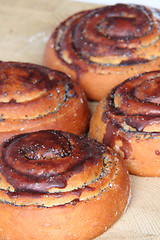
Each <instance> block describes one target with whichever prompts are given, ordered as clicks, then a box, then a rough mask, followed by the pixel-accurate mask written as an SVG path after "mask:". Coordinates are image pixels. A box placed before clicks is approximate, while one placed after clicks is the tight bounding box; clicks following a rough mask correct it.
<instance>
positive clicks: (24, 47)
mask: <svg viewBox="0 0 160 240" xmlns="http://www.w3.org/2000/svg"><path fill="white" fill-rule="evenodd" d="M132 2H133V1H132ZM95 6H98V5H93V4H91V3H80V2H74V1H69V0H68V1H67V0H66V1H65V0H33V1H32V0H14V1H13V0H0V60H4V61H23V62H31V63H37V64H42V55H43V52H44V48H45V44H46V42H47V39H48V38H49V36H50V34H51V32H52V31H53V29H54V28H55V27H56V25H57V24H58V23H59V22H60V21H62V20H64V19H65V18H66V17H68V16H70V15H71V14H73V13H75V12H78V11H81V10H84V9H89V8H94V7H95ZM89 105H90V107H91V110H92V112H93V111H94V109H95V106H96V104H95V103H89ZM131 188H132V198H131V201H130V204H129V207H128V209H127V211H126V212H125V213H124V214H123V215H122V216H121V218H120V219H119V220H118V221H117V222H116V223H115V224H114V225H113V226H112V227H111V228H110V229H109V230H108V231H107V232H105V233H104V234H102V235H101V236H100V237H98V238H97V240H102V239H110V240H116V239H117V240H122V239H123V240H124V239H128V240H140V239H143V240H144V239H145V240H158V239H160V178H142V177H136V176H131ZM22 231H23V230H22ZM17 240H18V239H17ZM22 240H23V239H22ZM28 240H29V239H28ZM49 240H50V239H49Z"/></svg>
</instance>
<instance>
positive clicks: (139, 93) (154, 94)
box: [89, 71, 160, 176]
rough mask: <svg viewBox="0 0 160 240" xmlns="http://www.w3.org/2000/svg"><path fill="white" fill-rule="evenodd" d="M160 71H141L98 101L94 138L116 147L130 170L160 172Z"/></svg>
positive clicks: (92, 128)
mask: <svg viewBox="0 0 160 240" xmlns="http://www.w3.org/2000/svg"><path fill="white" fill-rule="evenodd" d="M159 86H160V72H159V71H153V72H148V73H143V74H141V75H137V76H135V77H133V78H130V79H128V80H126V81H125V82H123V83H121V84H120V85H118V86H117V87H116V88H114V89H113V90H112V91H111V92H110V94H108V95H107V96H106V97H105V98H104V99H103V100H102V101H101V102H100V103H99V105H98V108H97V110H96V112H95V114H94V115H93V117H92V119H91V123H90V130H89V135H90V137H91V138H94V139H97V140H99V141H100V142H103V143H105V144H106V145H108V146H110V147H112V148H113V149H115V150H116V151H117V152H119V153H120V154H121V156H122V157H123V158H124V159H125V162H126V164H127V167H128V169H129V172H130V173H132V174H135V175H140V176H160V106H159V103H160V96H159V91H157V89H159Z"/></svg>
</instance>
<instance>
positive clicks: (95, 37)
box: [43, 4, 160, 101]
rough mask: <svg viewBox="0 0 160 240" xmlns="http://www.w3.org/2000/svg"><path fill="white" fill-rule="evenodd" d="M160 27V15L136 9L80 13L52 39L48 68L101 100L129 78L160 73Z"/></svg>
mask: <svg viewBox="0 0 160 240" xmlns="http://www.w3.org/2000/svg"><path fill="white" fill-rule="evenodd" d="M159 22H160V11H159V10H157V9H152V8H150V9H149V8H147V7H145V6H140V5H133V4H132V5H127V4H116V5H113V6H106V7H101V8H98V9H94V10H89V11H83V12H79V13H77V14H74V15H73V16H71V17H69V18H68V19H66V20H65V21H64V22H62V23H61V24H60V25H59V26H58V27H57V28H56V29H55V31H54V32H53V34H52V35H51V37H50V38H49V41H48V43H47V45H46V49H45V52H44V59H43V62H44V65H46V66H48V67H50V68H53V69H57V70H63V71H64V72H65V73H67V74H69V75H70V76H71V77H72V78H73V79H75V80H77V81H78V82H80V84H81V86H82V87H83V88H84V90H85V92H86V94H87V97H88V98H89V99H92V100H98V101H99V100H101V99H102V97H104V95H105V94H107V93H109V91H110V90H111V89H112V88H113V87H115V86H116V85H118V84H120V83H121V82H123V81H124V80H125V79H127V78H129V77H132V76H135V75H136V74H140V73H142V72H147V71H152V70H157V69H159V65H160V23H159Z"/></svg>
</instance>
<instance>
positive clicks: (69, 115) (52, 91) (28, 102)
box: [0, 62, 89, 143]
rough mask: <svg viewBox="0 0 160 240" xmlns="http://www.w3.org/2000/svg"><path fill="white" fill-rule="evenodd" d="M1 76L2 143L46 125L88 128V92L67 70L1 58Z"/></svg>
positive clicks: (76, 129) (73, 129) (77, 130)
mask: <svg viewBox="0 0 160 240" xmlns="http://www.w3.org/2000/svg"><path fill="white" fill-rule="evenodd" d="M0 77H1V88H0V143H2V142H3V141H4V140H5V139H7V138H9V137H11V136H13V135H16V134H20V133H25V132H32V131H38V130H43V129H44V130H45V129H59V130H64V131H68V132H72V133H75V134H78V135H83V134H84V133H86V132H87V130H88V124H89V109H88V103H87V99H86V96H85V94H84V91H83V90H82V88H81V87H80V86H79V84H78V83H76V82H73V81H72V80H71V79H70V78H69V77H68V76H66V74H64V73H62V72H58V71H53V70H51V69H48V68H45V67H42V66H38V65H33V64H29V63H19V62H0Z"/></svg>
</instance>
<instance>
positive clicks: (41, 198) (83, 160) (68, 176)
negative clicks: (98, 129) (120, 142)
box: [0, 130, 126, 207]
mask: <svg viewBox="0 0 160 240" xmlns="http://www.w3.org/2000/svg"><path fill="white" fill-rule="evenodd" d="M120 169H121V161H120V160H119V158H118V157H117V156H116V154H115V153H113V152H112V151H111V150H110V149H107V148H105V147H104V146H103V145H102V144H100V143H98V142H96V141H94V140H89V139H86V138H79V137H78V136H77V135H74V134H71V133H67V132H61V131H58V130H57V131H56V130H48V131H47V130H46V131H39V132H34V133H28V134H22V135H18V136H15V137H12V138H11V139H9V140H7V141H6V142H4V143H3V145H2V146H1V158H0V179H1V181H0V189H1V191H0V199H1V201H6V202H10V203H12V204H15V205H31V204H36V205H39V206H46V207H50V206H57V205H64V204H66V203H71V202H74V201H77V200H78V201H82V200H87V199H92V198H93V197H96V196H98V195H100V194H101V193H102V192H103V191H107V189H110V188H111V187H112V183H113V182H114V181H116V178H117V175H118V172H119V171H120ZM125 174H126V173H125ZM4 199H5V200H4Z"/></svg>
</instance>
